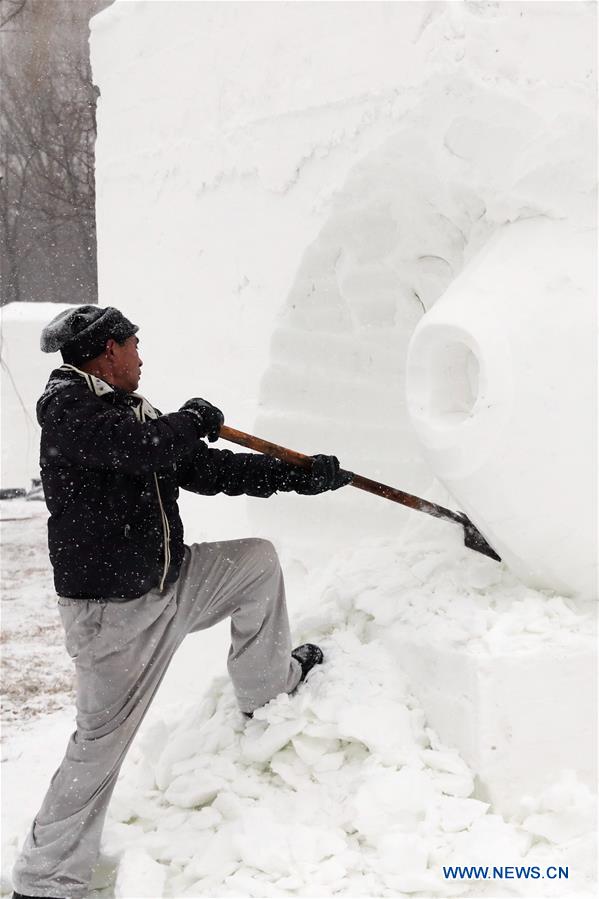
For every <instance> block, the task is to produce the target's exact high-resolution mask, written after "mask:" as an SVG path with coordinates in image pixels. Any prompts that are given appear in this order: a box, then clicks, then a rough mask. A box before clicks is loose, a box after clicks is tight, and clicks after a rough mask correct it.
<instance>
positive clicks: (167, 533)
mask: <svg viewBox="0 0 599 899" xmlns="http://www.w3.org/2000/svg"><path fill="white" fill-rule="evenodd" d="M140 419H141V421H145V420H146V416H145V414H144V411H143V405H142V407H141V408H140ZM154 484H155V485H156V496H157V497H158V505H159V506H160V519H161V521H162V543H163V545H164V566H163V568H162V578H161V580H160V592H161V593H162V591H163V590H164V582H165V580H166V576H167V574H168V570H169V568H170V564H171V547H170V542H171V529H170V527H169V524H168V518H167V517H166V512H165V511H164V506H163V505H162V496H161V495H160V487H159V486H158V475H157V474H156V472H154Z"/></svg>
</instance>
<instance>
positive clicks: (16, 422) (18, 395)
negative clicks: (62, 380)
mask: <svg viewBox="0 0 599 899" xmlns="http://www.w3.org/2000/svg"><path fill="white" fill-rule="evenodd" d="M68 308H69V306H68V304H66V303H8V304H7V305H6V306H4V307H3V308H2V309H1V310H0V332H1V335H2V341H1V342H2V369H3V371H2V379H1V385H2V404H1V406H2V419H1V422H2V465H1V467H0V486H2V487H29V486H30V485H31V479H32V478H38V477H39V434H40V429H39V426H38V423H37V419H36V417H35V404H36V402H37V400H38V398H39V396H40V395H41V393H42V390H43V389H44V387H45V386H46V381H47V380H48V375H49V374H50V372H51V370H52V369H53V368H56V366H58V365H61V364H62V359H61V357H60V355H59V354H58V353H53V354H50V355H48V354H46V353H42V352H41V350H40V334H41V332H42V328H44V327H45V325H47V324H48V322H49V321H50V320H51V319H52V318H54V316H55V315H58V313H59V312H61V311H62V310H63V309H68Z"/></svg>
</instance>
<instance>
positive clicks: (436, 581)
mask: <svg viewBox="0 0 599 899" xmlns="http://www.w3.org/2000/svg"><path fill="white" fill-rule="evenodd" d="M493 564H494V563H492V562H491V561H490V560H484V559H483V560H482V561H481V562H480V563H479V562H478V560H477V559H476V558H475V557H474V558H473V561H472V562H471V563H470V564H469V563H468V561H467V557H464V558H461V559H460V560H459V563H458V564H456V563H455V562H454V563H452V561H451V558H450V556H449V553H447V552H446V553H443V552H442V551H441V552H440V551H439V550H438V549H435V548H434V547H431V545H430V543H429V544H426V543H422V542H413V544H412V546H411V547H409V548H406V549H405V550H404V551H399V550H398V549H397V547H394V546H392V545H389V544H371V545H364V546H362V547H361V548H360V551H359V552H357V553H353V554H349V553H348V554H346V555H345V556H339V557H337V558H335V559H332V560H331V562H330V564H329V566H328V567H327V568H323V569H320V570H319V571H318V572H317V573H316V574H315V575H313V576H312V577H311V578H308V579H307V580H306V581H305V583H304V585H303V599H302V606H303V608H304V611H303V613H302V614H301V616H300V617H299V620H298V622H297V625H296V627H295V638H296V640H297V641H298V642H299V641H303V640H305V639H310V640H315V641H317V642H318V643H320V645H322V647H323V650H324V652H325V658H326V661H325V664H324V665H323V666H322V667H319V668H316V669H314V670H313V672H311V674H310V676H309V679H308V682H307V683H306V684H305V685H303V686H302V687H301V688H300V689H299V690H298V691H297V692H296V694H295V695H293V696H287V695H285V694H284V695H281V696H279V697H277V698H276V699H275V700H273V701H272V702H271V703H269V704H268V705H267V706H266V707H264V708H263V709H260V710H258V711H256V713H255V715H254V718H253V720H251V721H249V722H248V721H246V720H245V719H244V718H242V716H241V715H240V713H239V711H238V710H237V707H236V703H235V698H234V695H233V691H232V688H231V685H230V683H229V681H228V679H227V678H218V679H216V680H215V681H214V682H213V683H212V684H211V685H210V687H209V689H208V690H207V691H206V694H205V697H204V700H203V702H202V704H201V705H200V707H199V708H198V707H197V706H196V707H190V708H188V709H187V710H186V713H185V714H184V715H181V714H180V713H177V714H176V715H172V716H171V717H170V720H169V716H168V714H166V715H164V714H163V715H162V716H161V719H160V720H155V721H153V722H148V724H147V725H146V727H145V729H144V732H143V735H142V736H141V739H140V741H139V743H138V745H137V747H136V749H135V750H134V754H133V755H132V757H131V758H130V760H129V761H128V763H126V768H125V772H124V774H123V777H122V779H121V781H120V782H119V784H118V786H117V789H116V792H115V797H114V801H113V803H112V805H111V809H110V812H109V821H108V824H107V830H106V835H105V839H104V843H103V861H102V865H101V867H100V871H99V874H98V885H100V883H101V881H102V877H103V876H106V871H107V870H109V869H110V868H111V867H112V866H113V865H114V864H115V863H117V864H118V876H117V882H116V883H117V886H116V895H117V896H119V897H123V899H124V897H128V896H131V895H135V896H146V895H148V896H149V895H152V896H155V897H158V896H162V895H176V896H186V895H188V896H201V895H207V896H239V895H244V896H260V897H263V896H293V895H300V896H301V895H304V896H305V895H318V896H326V895H361V896H365V895H370V896H385V895H397V894H398V893H413V892H424V893H426V894H428V895H435V894H437V895H441V896H450V895H464V893H463V890H464V888H465V887H464V884H463V883H461V884H457V885H456V884H455V883H453V884H452V883H451V881H448V880H446V879H445V878H444V876H443V871H442V866H443V865H460V864H464V865H476V864H481V865H484V864H489V865H493V864H495V865H497V864H514V865H518V864H527V865H535V864H536V865H541V866H544V865H547V864H559V865H570V878H569V881H568V882H567V883H565V882H564V881H561V882H560V883H559V884H558V885H551V884H550V883H548V882H547V881H543V882H542V883H541V882H540V881H539V882H537V883H536V884H533V883H532V882H531V881H527V882H526V884H525V885H520V887H518V885H517V883H516V882H515V881H513V882H511V883H510V889H511V890H515V891H516V894H520V892H521V893H522V894H525V893H526V895H537V896H550V895H552V896H553V895H555V896H557V895H559V896H566V895H571V894H574V893H576V891H581V890H583V889H584V888H585V887H587V886H588V885H589V884H590V883H591V881H592V877H593V868H592V857H593V845H594V844H593V835H592V830H593V824H594V814H595V811H594V799H593V793H592V792H591V791H590V790H589V788H588V786H586V785H584V784H583V783H581V782H579V780H578V779H577V777H576V775H575V774H574V772H572V771H569V770H568V768H567V766H565V767H564V770H562V771H560V772H556V777H555V782H554V783H553V784H552V785H551V786H549V787H548V788H546V789H545V790H543V791H540V792H538V793H536V794H534V793H533V791H530V792H529V793H528V795H527V794H526V793H525V794H523V795H521V797H520V798H519V802H518V808H517V809H516V810H515V811H514V813H513V814H512V815H510V816H509V817H507V818H506V817H502V816H501V815H499V814H496V813H493V809H492V808H491V807H490V805H489V803H488V802H486V801H482V800H481V798H480V796H479V795H478V787H477V784H476V778H475V774H474V772H473V770H472V768H471V767H470V766H469V765H468V764H466V762H465V761H464V760H463V758H462V757H461V756H460V754H459V753H458V752H457V751H456V750H455V749H452V748H450V747H449V746H447V745H446V744H444V743H443V742H442V741H441V740H440V739H439V737H438V736H437V734H436V733H435V731H434V730H433V729H432V728H431V727H430V725H429V724H428V723H427V721H426V718H425V715H424V713H423V710H422V707H421V704H420V703H419V701H418V700H417V698H416V697H415V695H414V693H413V691H412V690H411V687H410V684H409V682H408V680H407V678H406V676H405V674H403V673H402V671H401V668H400V666H399V665H398V661H399V662H400V663H401V659H399V660H398V658H397V654H396V649H395V646H394V644H395V642H396V641H397V640H398V638H399V637H400V636H401V632H402V631H404V630H405V628H406V627H409V626H411V627H417V628H420V629H422V631H423V632H426V633H427V634H429V635H430V639H431V640H432V641H433V642H434V641H435V640H438V639H445V640H446V641H447V642H448V643H449V644H456V645H462V644H464V643H468V644H472V645H473V646H476V648H477V650H478V651H479V652H481V653H484V652H486V653H490V652H492V651H493V649H494V648H495V647H497V646H500V647H501V646H504V645H505V643H506V642H507V641H508V640H509V641H511V642H512V644H513V643H515V646H513V647H512V648H514V649H516V651H520V652H522V651H530V650H533V649H534V648H535V647H536V646H538V645H539V643H542V644H544V645H546V646H547V645H548V646H550V647H551V648H552V650H554V651H555V650H556V649H558V648H559V647H560V646H561V645H562V644H563V643H565V644H567V643H568V640H569V639H574V637H573V636H572V635H576V634H578V635H580V634H585V635H587V636H589V639H591V637H590V634H591V633H592V617H590V616H589V615H588V613H585V612H584V611H582V610H580V609H578V608H577V607H575V606H571V604H570V603H569V602H568V601H566V600H564V599H561V598H559V597H553V598H548V597H547V596H545V595H542V594H540V593H536V592H535V591H533V590H531V589H530V588H527V587H524V586H522V585H520V586H519V585H517V584H515V583H514V582H513V579H512V578H511V576H509V575H507V574H505V572H504V573H502V574H499V575H493V574H492V573H491V572H492V570H493V569H492V567H491V566H493ZM495 568H497V566H495ZM296 589H297V587H296ZM456 592H457V593H458V596H457V601H455V596H456ZM452 595H453V596H454V601H453V602H452V601H451V596H452ZM569 635H570V636H569ZM537 751H540V748H539V747H537ZM139 878H141V879H139ZM494 886H497V890H496V891H495V892H494V895H500V894H503V893H502V891H501V885H500V884H494ZM140 889H141V892H140ZM511 894H512V895H513V894H514V893H513V892H512V893H511Z"/></svg>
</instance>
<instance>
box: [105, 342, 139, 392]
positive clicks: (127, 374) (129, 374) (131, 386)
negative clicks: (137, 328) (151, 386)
mask: <svg viewBox="0 0 599 899" xmlns="http://www.w3.org/2000/svg"><path fill="white" fill-rule="evenodd" d="M138 345H139V340H138V339H137V337H136V336H135V335H133V336H132V337H128V338H127V340H126V341H125V342H124V343H122V344H121V343H117V342H116V340H109V341H108V345H107V347H106V349H107V351H108V353H109V356H110V361H111V367H112V372H111V375H112V378H111V382H112V384H113V385H114V386H115V387H120V388H121V390H126V391H127V393H132V392H133V391H134V390H137V385H138V384H139V379H140V377H141V367H142V365H143V362H142V361H141V358H140V355H139V350H138Z"/></svg>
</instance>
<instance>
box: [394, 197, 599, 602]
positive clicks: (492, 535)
mask: <svg viewBox="0 0 599 899" xmlns="http://www.w3.org/2000/svg"><path fill="white" fill-rule="evenodd" d="M547 186H548V188H550V185H547ZM595 246H596V234H595V232H594V230H592V229H589V228H585V227H584V225H581V224H576V223H575V222H573V221H571V220H568V219H565V220H557V216H552V217H548V216H544V215H540V216H539V215H536V216H533V217H531V218H528V219H526V218H525V219H521V220H519V221H516V222H515V223H513V224H506V225H504V226H503V227H502V228H500V229H499V230H498V231H497V232H496V233H495V234H494V235H493V237H492V238H491V239H490V240H489V241H488V243H487V244H486V245H485V246H484V248H483V250H481V251H480V252H479V253H478V255H477V256H475V258H474V260H473V261H471V262H470V264H469V265H468V266H467V267H466V268H465V269H464V270H463V272H462V273H461V274H460V275H459V276H458V277H457V278H456V279H455V280H454V281H453V282H452V283H451V285H450V286H449V288H448V290H447V291H446V292H445V294H444V295H443V296H442V297H441V299H440V300H439V301H438V302H437V303H436V304H435V306H434V307H433V308H432V309H431V310H430V311H429V312H428V313H427V314H426V316H425V317H424V318H423V319H422V320H421V322H420V323H419V325H418V327H417V328H416V331H415V333H414V335H413V337H412V340H411V344H410V349H409V358H408V381H407V397H408V407H409V411H410V414H411V417H412V422H413V424H414V427H415V430H416V432H417V434H418V436H419V438H420V440H421V442H422V446H423V449H424V452H425V455H426V458H427V459H428V461H429V463H430V465H431V467H432V468H433V470H434V471H435V473H436V474H437V475H438V477H439V478H440V479H441V480H442V481H443V483H444V484H445V485H446V486H447V487H448V488H449V489H450V490H451V492H452V494H453V495H454V496H455V497H456V499H457V501H458V503H459V504H460V507H461V508H463V509H464V511H466V513H467V514H468V515H469V517H470V518H471V519H472V520H473V521H474V522H475V523H476V524H477V526H478V527H479V528H480V529H481V531H483V533H484V534H485V536H486V537H487V539H488V540H489V542H490V543H491V544H492V545H493V547H494V548H495V549H496V550H497V551H498V552H499V554H500V555H501V557H502V558H503V559H504V561H505V562H506V563H507V564H508V565H509V566H510V567H511V568H512V570H513V571H514V572H515V573H516V574H517V575H518V576H519V577H520V578H521V579H522V580H523V581H524V582H525V583H529V584H530V585H532V586H535V587H544V588H549V589H552V590H556V591H557V592H561V593H564V594H566V595H568V594H570V595H572V594H573V595H575V596H578V597H581V598H584V599H593V598H596V595H597V543H596V540H597V534H596V518H595V503H596V496H595V490H594V486H593V485H594V483H595V471H596V444H595V414H594V410H595V402H594V388H595V377H594V373H595V337H594V328H593V318H594V294H595V291H594V264H593V261H594V256H595Z"/></svg>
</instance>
